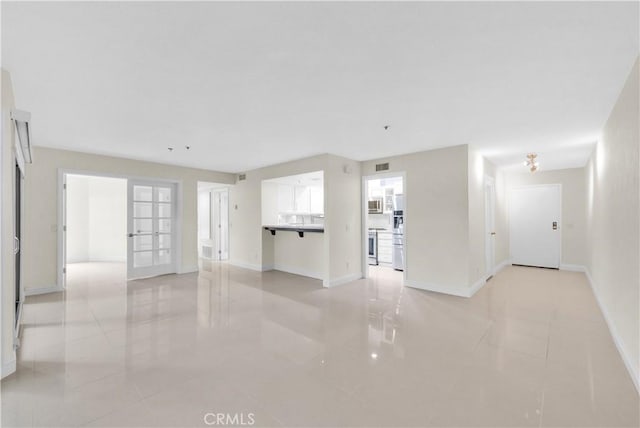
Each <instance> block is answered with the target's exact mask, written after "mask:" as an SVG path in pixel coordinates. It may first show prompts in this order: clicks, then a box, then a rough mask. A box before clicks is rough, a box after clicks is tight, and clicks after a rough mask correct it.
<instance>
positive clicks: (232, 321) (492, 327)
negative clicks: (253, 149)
mask: <svg viewBox="0 0 640 428" xmlns="http://www.w3.org/2000/svg"><path fill="white" fill-rule="evenodd" d="M124 272H125V269H124V266H123V265H119V264H77V265H71V266H69V283H68V290H67V291H66V292H65V293H58V294H51V295H42V296H34V297H30V298H28V299H27V302H26V305H25V309H24V323H25V324H24V332H23V339H22V343H23V345H22V347H21V348H20V351H19V355H18V358H19V363H18V364H19V368H18V371H17V373H15V374H13V375H11V376H10V377H8V378H6V379H4V380H3V381H2V397H1V398H2V426H3V427H9V426H46V427H54V426H83V425H88V426H103V427H104V426H129V427H133V426H205V424H204V417H205V414H207V413H213V414H218V413H221V414H229V417H234V416H236V417H238V418H240V417H242V418H243V419H242V420H241V419H237V420H236V421H235V422H238V423H239V422H243V421H244V422H245V423H247V422H249V421H250V420H251V419H250V417H251V418H252V419H253V420H255V423H256V425H258V426H297V427H307V426H309V427H310V426H393V427H400V426H504V427H506V426H510V427H512V426H545V427H546V426H606V427H611V426H635V427H637V426H638V424H639V420H638V411H639V407H638V406H639V403H638V394H637V393H636V391H635V389H634V386H633V384H632V382H631V380H630V377H629V375H628V374H627V372H626V370H625V367H624V365H623V362H622V360H621V358H620V356H619V355H618V353H617V351H616V348H615V346H614V344H613V342H612V339H611V337H610V335H609V332H608V330H607V326H606V324H605V321H604V319H603V318H602V315H601V313H600V312H599V309H598V306H597V303H596V301H595V299H594V296H593V294H592V292H591V290H590V289H589V286H588V284H587V281H586V279H585V277H584V275H582V274H580V273H572V272H559V271H553V270H545V269H534V268H525V267H508V268H506V269H505V270H503V271H502V272H501V273H499V274H498V275H496V277H495V278H493V279H492V280H491V281H490V282H489V283H488V284H487V285H486V286H485V287H484V288H483V289H482V290H480V291H479V292H478V293H477V294H476V295H475V296H474V297H473V298H471V299H464V298H458V297H452V296H446V295H442V294H437V293H430V292H425V291H420V290H415V289H411V288H406V287H405V288H403V287H402V286H401V274H398V273H397V272H394V271H392V270H391V269H384V268H378V269H372V277H371V278H370V279H369V280H359V281H355V282H353V283H350V284H346V285H343V286H339V287H335V288H332V289H323V288H322V286H321V284H320V282H319V281H316V280H312V279H307V278H303V277H300V276H296V275H289V274H285V273H281V272H264V273H258V272H252V271H248V270H244V269H240V268H235V267H232V266H228V265H224V264H222V265H220V264H212V263H204V264H203V271H202V272H201V273H200V274H188V275H169V276H163V277H158V278H154V279H148V280H140V281H132V282H129V283H127V282H126V281H125V280H124ZM250 414H251V415H250ZM208 417H209V418H211V417H212V416H208ZM209 421H211V419H209ZM227 422H234V421H233V420H231V421H227ZM218 426H220V425H218Z"/></svg>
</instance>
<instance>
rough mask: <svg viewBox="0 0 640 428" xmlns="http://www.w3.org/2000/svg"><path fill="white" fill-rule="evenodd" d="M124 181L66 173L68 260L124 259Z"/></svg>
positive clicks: (125, 258)
mask: <svg viewBox="0 0 640 428" xmlns="http://www.w3.org/2000/svg"><path fill="white" fill-rule="evenodd" d="M126 233H127V181H126V180H123V179H117V178H107V177H91V176H82V175H68V176H67V262H68V263H75V262H126V260H127V238H126Z"/></svg>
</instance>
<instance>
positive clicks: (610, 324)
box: [583, 267, 640, 394]
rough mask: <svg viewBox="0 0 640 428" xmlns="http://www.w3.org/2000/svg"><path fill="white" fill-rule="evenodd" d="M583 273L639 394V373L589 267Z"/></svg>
mask: <svg viewBox="0 0 640 428" xmlns="http://www.w3.org/2000/svg"><path fill="white" fill-rule="evenodd" d="M583 269H584V267H583ZM584 273H585V275H586V276H587V279H588V280H589V285H590V286H591V290H592V291H593V294H594V296H595V297H596V301H597V302H598V306H599V307H600V312H602V315H603V316H604V319H605V321H606V322H607V326H608V327H609V333H611V337H612V338H613V343H615V344H616V348H618V352H619V353H620V356H621V357H622V361H624V365H625V366H626V367H627V371H628V372H629V375H630V376H631V380H632V381H633V384H634V386H635V387H636V392H638V393H639V394H640V377H639V374H638V373H637V372H636V369H635V367H634V365H633V362H632V361H631V359H630V358H629V356H628V355H627V353H626V351H625V350H624V347H623V345H622V340H621V339H620V336H619V335H618V330H617V329H616V326H615V324H614V323H613V320H612V319H611V317H610V315H609V311H607V309H606V307H605V306H604V304H603V303H602V300H601V299H600V296H599V295H598V292H597V287H596V284H595V282H594V281H593V278H592V277H591V273H590V272H589V269H584Z"/></svg>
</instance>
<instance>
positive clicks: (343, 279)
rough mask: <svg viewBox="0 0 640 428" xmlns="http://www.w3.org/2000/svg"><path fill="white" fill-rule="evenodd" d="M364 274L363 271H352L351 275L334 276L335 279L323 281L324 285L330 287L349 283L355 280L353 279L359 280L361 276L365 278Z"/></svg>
mask: <svg viewBox="0 0 640 428" xmlns="http://www.w3.org/2000/svg"><path fill="white" fill-rule="evenodd" d="M363 277H364V276H363V275H362V272H358V273H350V274H349V275H345V276H341V277H339V278H334V279H329V280H326V279H325V280H323V281H322V286H323V287H326V288H329V287H335V286H338V285H342V284H347V283H349V282H353V281H357V280H359V279H361V278H363Z"/></svg>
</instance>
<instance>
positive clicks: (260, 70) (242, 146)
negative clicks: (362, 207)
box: [1, 2, 639, 172]
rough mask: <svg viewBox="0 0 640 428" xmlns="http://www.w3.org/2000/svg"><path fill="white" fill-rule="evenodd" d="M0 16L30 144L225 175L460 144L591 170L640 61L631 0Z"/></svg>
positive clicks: (500, 158) (160, 8)
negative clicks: (322, 158) (319, 157)
mask: <svg viewBox="0 0 640 428" xmlns="http://www.w3.org/2000/svg"><path fill="white" fill-rule="evenodd" d="M1 7H2V66H3V67H4V68H6V69H7V70H9V71H10V72H11V74H12V79H13V83H14V90H15V93H16V100H17V107H18V108H20V109H24V110H28V111H31V112H32V115H33V116H32V122H33V129H34V142H35V144H36V145H40V146H49V147H58V148H66V149H71V150H79V151H86V152H94V153H102V154H110V155H116V156H123V157H129V158H136V159H145V160H150V161H157V162H163V163H172V164H178V165H187V166H194V167H201V168H207V169H214V170H220V171H230V172H238V171H245V170H250V169H252V168H256V167H260V166H265V165H270V164H275V163H279V162H282V161H286V160H291V159H296V158H302V157H306V156H310V155H314V154H319V153H333V154H337V155H341V156H345V157H349V158H353V159H357V160H366V159H373V158H378V157H384V156H389V155H393V154H401V153H408V152H413V151H421V150H426V149H431V148H437V147H444V146H451V145H458V144H467V143H469V144H474V145H477V146H478V147H480V148H481V149H482V150H483V152H484V153H486V155H487V157H488V158H489V159H491V160H493V161H494V162H495V163H497V164H499V165H501V166H509V165H514V164H519V163H521V162H522V160H523V159H524V155H525V153H526V152H528V151H536V152H538V153H539V154H540V156H539V159H540V163H541V167H542V168H543V169H552V168H561V167H572V166H582V165H583V164H584V163H585V161H586V159H587V156H588V154H589V153H590V151H591V149H592V148H593V142H594V141H595V140H596V139H597V137H598V133H599V131H600V130H601V128H602V126H603V124H604V123H605V121H606V119H607V116H608V114H609V112H610V111H611V108H612V107H613V105H614V102H615V100H616V98H617V96H618V94H619V92H620V90H621V89H622V86H623V84H624V81H625V79H626V77H627V75H628V73H629V72H630V70H631V67H632V65H633V62H634V60H635V58H636V57H637V55H638V52H639V41H638V32H639V26H638V3H637V2H627V3H612V2H608V3H607V2H605V3H593V2H567V3H538V2H534V3H524V2H495V3H480V2H474V3H458V2H454V3H446V4H445V3H435V2H431V3H382V2H377V3H369V2H367V3H360V2H354V3H333V2H332V3H195V2H193V3H176V2H137V3H120V2H108V3H91V2H82V3H77V2H71V3H13V2H2V6H1ZM384 125H390V128H389V129H388V130H386V131H385V130H384V129H383V126H384ZM185 145H189V146H191V150H186V149H185V148H184V146H185ZM167 147H174V148H175V150H174V151H173V152H169V151H168V150H167Z"/></svg>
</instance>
